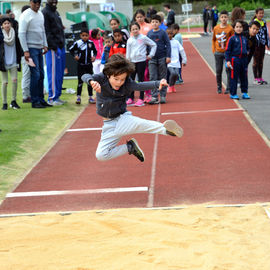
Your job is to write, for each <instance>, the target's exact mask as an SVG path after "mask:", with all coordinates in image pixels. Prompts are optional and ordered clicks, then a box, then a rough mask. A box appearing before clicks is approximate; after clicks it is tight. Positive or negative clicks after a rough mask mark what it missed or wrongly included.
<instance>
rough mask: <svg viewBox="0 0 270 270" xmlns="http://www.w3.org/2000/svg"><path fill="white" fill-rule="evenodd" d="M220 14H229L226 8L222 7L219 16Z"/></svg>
mask: <svg viewBox="0 0 270 270" xmlns="http://www.w3.org/2000/svg"><path fill="white" fill-rule="evenodd" d="M220 15H227V16H229V12H228V11H227V10H225V9H224V10H221V11H220V13H219V16H220Z"/></svg>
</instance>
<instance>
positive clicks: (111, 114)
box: [82, 54, 183, 162]
mask: <svg viewBox="0 0 270 270" xmlns="http://www.w3.org/2000/svg"><path fill="white" fill-rule="evenodd" d="M134 70H135V68H134V64H132V63H131V62H130V61H128V60H127V59H126V58H125V57H124V56H123V55H121V54H114V55H112V56H111V58H110V59H109V61H108V62H107V63H106V64H105V67H104V69H103V73H100V74H93V75H91V74H85V75H83V76H82V80H83V81H84V82H86V83H88V84H90V85H91V86H92V87H93V89H94V90H95V91H96V93H97V113H98V114H99V115H100V116H101V117H102V118H103V121H104V125H103V127H102V133H101V139H100V142H99V144H98V147H97V151H96V157H97V159H98V160H101V161H105V160H109V159H113V158H116V157H119V156H122V155H125V154H127V153H128V154H130V155H131V154H132V155H134V156H136V157H137V158H138V159H139V160H140V161H141V162H143V161H144V159H145V158H144V153H143V151H142V150H141V149H140V147H139V145H138V143H137V141H136V140H135V139H134V138H132V139H130V140H129V141H128V142H127V143H126V144H123V145H118V143H119V141H120V139H121V137H123V136H125V135H130V134H135V133H153V134H155V133H157V134H162V135H171V136H177V137H181V136H182V135H183V130H182V128H181V127H180V126H179V125H178V124H177V123H176V122H175V121H174V120H167V121H165V122H164V123H163V124H162V123H160V122H157V121H151V120H146V119H142V118H139V117H136V116H133V115H132V113H131V112H129V111H127V105H126V99H127V97H128V96H129V95H130V94H131V93H132V91H134V90H139V91H146V90H149V89H155V88H162V87H163V86H167V81H166V80H165V79H162V80H161V81H150V82H141V83H137V82H135V81H133V80H132V79H131V78H130V74H132V73H133V72H134Z"/></svg>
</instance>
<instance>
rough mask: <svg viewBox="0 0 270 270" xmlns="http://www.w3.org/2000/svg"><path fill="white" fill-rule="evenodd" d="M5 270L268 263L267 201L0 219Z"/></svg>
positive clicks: (208, 269) (220, 267)
mask: <svg viewBox="0 0 270 270" xmlns="http://www.w3.org/2000/svg"><path fill="white" fill-rule="evenodd" d="M0 233H1V241H0V262H1V263H0V269H1V270H15V269H16V270H29V269H31V270H35V269H37V270H43V269H44V270H50V269H53V270H105V269H106V270H110V269H111V270H122V269H123V270H133V269H139V270H148V269H149V270H150V269H151V270H152V269H154V270H167V269H170V270H180V269H189V270H193V269H194V270H227V269H228V270H236V269H237V270H238V269H239V270H243V269H245V270H249V269H250V270H254V269H258V270H269V269H270V219H269V217H268V216H267V215H266V213H265V210H264V208H263V207H262V206H260V205H250V206H245V207H222V208H205V207H204V206H202V205H199V206H192V207H188V208H187V209H181V210H140V209H122V210H116V211H108V212H81V213H73V214H71V215H59V214H46V215H40V216H32V217H12V218H1V219H0Z"/></svg>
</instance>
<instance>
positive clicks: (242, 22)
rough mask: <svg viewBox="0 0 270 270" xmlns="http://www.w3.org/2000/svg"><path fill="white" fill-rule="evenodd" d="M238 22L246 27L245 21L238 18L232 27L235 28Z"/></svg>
mask: <svg viewBox="0 0 270 270" xmlns="http://www.w3.org/2000/svg"><path fill="white" fill-rule="evenodd" d="M237 23H241V25H242V27H244V21H243V20H236V21H234V22H233V24H232V27H233V28H234V27H235V26H236V24H237Z"/></svg>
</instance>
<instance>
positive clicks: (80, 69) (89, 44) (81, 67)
mask: <svg viewBox="0 0 270 270" xmlns="http://www.w3.org/2000/svg"><path fill="white" fill-rule="evenodd" d="M80 38H81V39H80V40H78V41H75V42H74V44H73V45H72V46H71V47H70V48H69V51H70V54H71V55H72V56H73V57H74V59H75V60H76V61H77V63H78V64H77V75H78V87H77V100H76V104H78V105H79V104H81V94H82V86H83V81H82V79H81V77H82V75H83V74H89V73H90V74H92V73H93V64H92V62H94V61H95V57H96V55H97V50H96V48H95V45H94V43H93V41H91V40H89V32H88V29H82V30H81V33H80ZM92 55H93V56H92ZM88 94H89V103H96V102H95V100H94V98H93V89H92V87H91V86H90V85H88Z"/></svg>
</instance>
